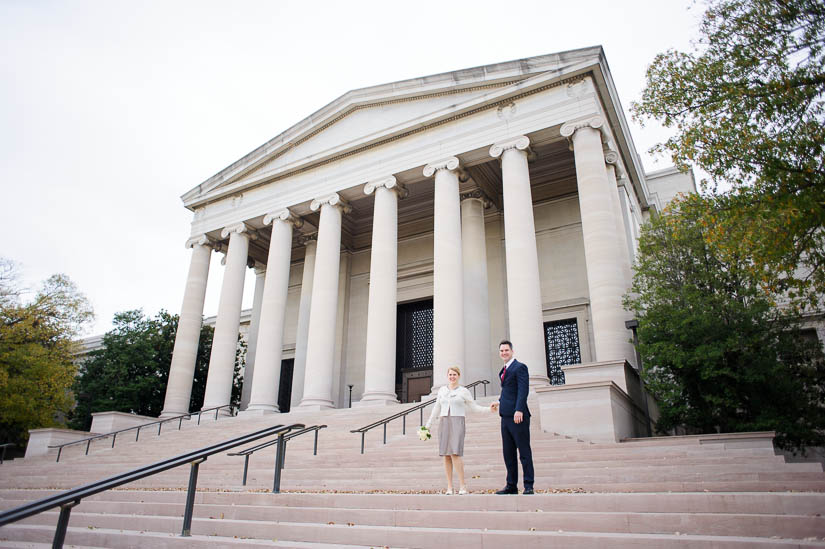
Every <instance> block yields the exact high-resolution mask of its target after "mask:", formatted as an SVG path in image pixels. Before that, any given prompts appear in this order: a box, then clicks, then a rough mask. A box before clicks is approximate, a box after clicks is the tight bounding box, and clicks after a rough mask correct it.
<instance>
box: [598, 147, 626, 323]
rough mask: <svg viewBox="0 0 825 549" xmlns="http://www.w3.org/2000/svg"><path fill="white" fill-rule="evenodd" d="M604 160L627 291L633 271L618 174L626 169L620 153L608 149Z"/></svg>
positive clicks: (622, 173)
mask: <svg viewBox="0 0 825 549" xmlns="http://www.w3.org/2000/svg"><path fill="white" fill-rule="evenodd" d="M604 161H605V162H606V164H607V182H608V185H609V186H610V200H611V201H612V205H611V207H612V209H613V220H614V221H615V223H616V238H617V239H618V242H619V257H620V258H621V265H622V275H623V276H624V289H625V292H626V291H627V290H629V289H630V285H631V284H632V283H633V272H632V271H631V269H630V254H629V253H628V249H629V248H628V246H627V239H628V237H627V232H626V231H625V226H624V216H623V215H622V206H621V201H620V200H619V184H618V175H619V174H621V175H622V176H623V175H624V171H623V170H622V168H621V165H620V163H619V153H617V152H616V151H607V152H606V153H605V154H604ZM632 316H633V315H632V314H631V313H629V312H627V311H625V318H626V319H630V318H631V317H632Z"/></svg>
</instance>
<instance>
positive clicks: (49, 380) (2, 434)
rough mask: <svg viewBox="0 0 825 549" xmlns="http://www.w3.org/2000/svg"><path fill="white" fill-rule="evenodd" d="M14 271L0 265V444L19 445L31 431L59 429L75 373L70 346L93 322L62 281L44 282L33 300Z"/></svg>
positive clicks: (57, 278) (81, 301)
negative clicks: (27, 298)
mask: <svg viewBox="0 0 825 549" xmlns="http://www.w3.org/2000/svg"><path fill="white" fill-rule="evenodd" d="M27 293H28V292H27V291H26V289H25V288H23V287H22V286H21V285H20V281H19V275H18V273H17V270H16V267H15V265H14V264H13V263H12V262H11V261H9V260H6V259H0V442H16V443H18V444H19V445H22V443H24V442H25V441H26V440H27V439H28V436H29V435H28V431H29V429H37V428H42V427H55V426H60V425H63V418H64V417H65V416H66V414H68V413H69V411H70V410H71V407H72V404H73V400H72V396H71V392H70V388H71V385H72V381H73V379H74V375H75V371H76V368H75V366H74V364H73V363H72V359H73V356H74V352H75V350H76V344H75V342H74V341H73V340H74V339H75V338H76V337H77V336H78V335H79V334H80V333H81V332H82V331H83V329H84V328H85V327H86V326H87V325H88V324H89V323H90V322H91V320H92V319H93V318H94V315H93V313H92V307H91V305H90V303H89V301H88V300H87V299H86V297H85V296H84V295H83V294H82V293H80V291H79V290H78V289H77V286H75V284H74V283H73V282H72V281H71V280H70V279H69V278H68V277H66V276H65V275H53V276H51V277H49V278H48V279H47V280H46V281H44V282H43V284H42V285H41V287H40V289H39V290H38V291H37V292H35V293H34V296H33V297H32V299H31V300H29V301H26V300H24V297H25V296H26V295H27Z"/></svg>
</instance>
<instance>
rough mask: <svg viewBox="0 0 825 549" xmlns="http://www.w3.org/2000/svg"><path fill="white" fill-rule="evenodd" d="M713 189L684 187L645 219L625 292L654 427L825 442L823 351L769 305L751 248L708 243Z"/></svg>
mask: <svg viewBox="0 0 825 549" xmlns="http://www.w3.org/2000/svg"><path fill="white" fill-rule="evenodd" d="M714 207H715V205H714V203H713V200H712V199H707V198H703V197H701V196H699V195H690V196H687V197H684V198H682V199H681V200H679V201H676V202H674V203H672V204H671V206H669V207H668V208H667V209H666V210H665V212H664V213H663V214H662V215H661V216H659V217H658V218H655V219H653V220H652V221H651V222H650V223H648V224H646V225H645V226H644V228H643V230H642V235H641V237H640V239H639V256H638V262H637V265H636V275H635V277H634V282H633V287H632V293H631V294H629V296H628V297H626V299H625V303H626V306H627V307H628V308H629V309H632V310H633V311H634V312H635V314H636V315H637V318H638V320H639V327H638V337H639V352H640V353H641V355H642V360H643V363H644V364H645V365H646V371H645V372H644V378H645V381H646V382H647V384H648V387H649V389H650V391H651V392H652V393H653V395H654V396H655V397H656V398H657V399H658V401H659V403H660V412H661V417H660V418H659V420H658V422H657V430H659V431H660V432H666V431H668V430H670V429H672V428H674V427H676V426H680V425H684V426H688V427H690V428H693V429H697V430H699V431H701V432H703V433H708V432H716V431H717V429H718V430H721V431H722V432H736V431H764V430H775V431H776V432H777V433H778V436H777V443H778V444H779V445H780V446H781V447H783V448H791V449H799V448H803V447H805V446H815V445H819V444H822V443H823V442H825V436H823V433H825V431H823V429H825V361H823V357H822V350H821V348H820V346H819V345H818V344H813V343H812V342H810V341H809V340H806V339H805V338H804V337H803V334H802V333H801V330H800V328H799V324H798V321H797V319H798V317H797V316H791V315H790V313H789V311H787V310H786V309H781V308H778V307H776V306H775V301H774V299H773V296H770V295H768V294H766V293H765V292H764V290H763V288H762V286H761V283H760V282H761V281H760V280H759V279H758V278H756V277H754V276H753V273H752V271H751V269H750V262H749V258H747V257H742V258H739V257H736V256H733V255H731V254H729V253H721V252H720V251H719V250H718V249H717V248H715V247H713V246H712V245H710V244H708V241H707V238H706V232H707V230H708V227H707V225H706V215H707V213H708V210H711V209H712V208H714Z"/></svg>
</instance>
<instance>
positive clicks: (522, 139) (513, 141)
mask: <svg viewBox="0 0 825 549" xmlns="http://www.w3.org/2000/svg"><path fill="white" fill-rule="evenodd" d="M529 147H530V138H529V137H527V136H526V135H519V136H517V137H511V138H510V139H505V140H503V141H499V142H497V143H494V144H493V146H492V147H490V156H492V157H493V158H498V157H500V156H501V155H502V154H504V151H509V150H510V149H516V150H518V151H527V150H528V148H529ZM528 152H529V151H528Z"/></svg>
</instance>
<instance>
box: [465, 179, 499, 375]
mask: <svg viewBox="0 0 825 549" xmlns="http://www.w3.org/2000/svg"><path fill="white" fill-rule="evenodd" d="M461 198H462V200H461V252H462V264H463V270H464V297H465V298H466V299H464V361H465V362H464V365H465V366H466V371H465V372H464V375H462V378H463V379H462V383H471V382H473V381H476V380H479V379H486V380H488V381H492V380H491V379H490V300H489V297H488V295H487V293H488V289H487V288H488V285H487V239H486V238H485V234H484V209H485V208H487V207H488V206H489V204H490V202H489V201H488V200H487V198H486V197H485V196H484V195H483V194H482V193H481V191H480V190H475V191H471V192H469V193H464V194H462V195H461Z"/></svg>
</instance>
